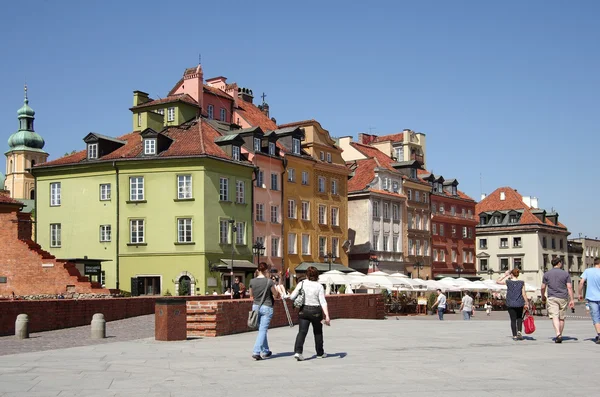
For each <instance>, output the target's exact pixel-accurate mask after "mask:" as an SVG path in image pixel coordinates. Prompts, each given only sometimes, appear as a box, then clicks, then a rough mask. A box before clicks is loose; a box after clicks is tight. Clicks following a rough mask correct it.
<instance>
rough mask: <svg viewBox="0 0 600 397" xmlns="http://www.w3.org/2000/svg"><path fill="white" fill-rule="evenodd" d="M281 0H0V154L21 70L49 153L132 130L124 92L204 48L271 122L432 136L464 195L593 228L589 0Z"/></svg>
mask: <svg viewBox="0 0 600 397" xmlns="http://www.w3.org/2000/svg"><path fill="white" fill-rule="evenodd" d="M88 3H90V4H88ZM285 3H287V2H282V1H230V2H225V3H221V2H204V1H198V2H184V3H168V2H164V1H163V2H160V1H143V2H139V1H90V2H80V1H56V2H50V1H35V0H32V1H29V2H28V4H30V6H29V7H27V10H25V9H23V7H22V6H20V5H19V3H18V2H16V1H13V2H10V3H8V2H7V3H6V4H4V3H3V4H2V11H1V13H0V54H2V57H1V58H0V79H1V80H0V86H1V87H2V89H1V92H2V95H0V131H1V132H0V134H1V135H2V136H3V137H2V138H1V139H0V150H1V151H2V152H4V151H6V150H7V149H8V145H7V143H6V140H7V139H8V137H9V135H10V134H11V133H13V132H14V131H15V130H16V129H17V120H16V113H15V112H16V110H17V109H18V108H19V107H20V106H21V104H22V99H23V83H24V81H25V80H27V84H28V85H29V93H30V101H31V102H30V104H31V106H32V107H33V108H34V109H35V110H36V112H37V114H36V130H37V131H38V132H39V133H40V134H41V135H42V136H43V137H44V139H45V140H46V147H45V149H46V150H47V151H48V152H49V153H50V154H51V158H56V157H59V156H61V155H63V154H64V153H65V152H67V151H71V150H73V149H78V150H79V149H83V147H84V144H83V141H82V139H83V137H84V136H85V135H86V134H87V133H88V132H90V131H94V132H98V133H102V134H107V135H113V136H117V135H121V134H123V133H127V132H129V131H130V130H131V114H130V111H129V110H128V109H129V107H130V106H131V104H132V91H133V90H142V91H146V92H148V93H149V94H150V95H151V96H159V95H160V96H164V95H166V93H167V92H168V90H169V89H170V88H171V87H172V85H173V84H174V83H175V82H176V81H177V80H178V79H179V78H180V76H181V74H182V72H183V70H184V68H186V67H190V66H194V65H195V64H196V63H197V61H198V54H199V53H201V54H202V64H203V68H204V72H205V77H207V78H208V77H213V76H218V75H223V76H227V77H228V79H229V80H228V81H230V82H232V81H236V82H237V83H238V84H239V85H241V86H245V87H249V88H251V89H253V91H254V93H255V94H256V95H257V97H258V94H259V93H262V92H265V93H266V94H267V102H269V105H270V108H271V114H272V116H274V117H276V118H277V121H278V122H279V123H284V122H289V121H294V120H303V119H309V118H315V119H317V120H319V121H320V122H321V124H322V125H323V126H324V127H325V128H326V129H328V130H329V131H330V133H331V134H332V135H333V136H345V135H354V136H356V134H357V133H358V132H368V131H369V129H370V128H371V129H372V132H373V133H376V134H389V133H394V132H398V131H401V130H402V129H404V128H411V129H413V130H415V131H420V132H424V133H426V134H427V145H428V146H427V151H428V153H427V154H428V162H429V164H428V166H429V168H430V169H432V170H433V171H434V172H435V173H440V174H442V175H444V176H445V177H450V178H457V179H458V180H459V182H460V186H459V187H460V188H461V189H462V190H464V191H465V192H466V193H467V194H469V195H471V196H472V197H473V198H475V199H479V197H480V194H481V192H484V193H490V192H491V191H493V190H494V189H495V188H497V187H500V186H511V187H513V188H516V189H517V190H518V191H519V192H521V193H522V194H524V195H532V196H536V197H538V198H539V200H540V206H542V207H543V208H546V209H548V210H550V209H551V208H554V209H555V210H557V211H558V212H559V213H560V220H561V221H562V222H564V223H565V224H566V225H567V226H568V227H569V230H570V231H571V232H572V235H571V237H577V236H578V235H579V233H582V234H583V235H588V236H589V237H596V236H599V237H600V231H599V230H598V223H599V221H600V216H599V215H598V214H599V212H598V211H597V209H596V206H595V204H594V203H595V202H596V200H597V198H596V197H597V196H598V194H599V193H600V187H599V186H600V185H599V184H598V183H596V181H595V177H596V172H597V167H596V164H595V160H596V157H597V154H596V150H597V148H598V146H599V143H600V137H599V136H600V134H599V131H598V129H599V128H598V126H599V125H600V111H598V92H600V74H599V73H598V71H599V70H600V52H599V51H598V43H599V42H600V25H598V23H597V17H598V15H600V3H599V2H595V1H576V2H566V1H533V0H530V1H502V2H491V1H460V0H457V1H452V2H449V1H420V2H415V1H395V2H394V1H375V0H374V1H370V2H368V3H367V4H368V5H366V4H365V3H364V2H363V3H359V2H357V4H349V2H347V1H319V2H317V1H312V0H310V1H303V2H296V4H294V5H287V4H285Z"/></svg>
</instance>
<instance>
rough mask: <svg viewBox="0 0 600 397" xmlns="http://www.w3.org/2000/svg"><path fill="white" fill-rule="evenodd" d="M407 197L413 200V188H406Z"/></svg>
mask: <svg viewBox="0 0 600 397" xmlns="http://www.w3.org/2000/svg"><path fill="white" fill-rule="evenodd" d="M406 197H408V199H409V200H412V190H410V189H407V190H406Z"/></svg>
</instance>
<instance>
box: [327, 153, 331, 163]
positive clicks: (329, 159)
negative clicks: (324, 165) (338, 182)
mask: <svg viewBox="0 0 600 397" xmlns="http://www.w3.org/2000/svg"><path fill="white" fill-rule="evenodd" d="M327 162H328V163H331V153H327Z"/></svg>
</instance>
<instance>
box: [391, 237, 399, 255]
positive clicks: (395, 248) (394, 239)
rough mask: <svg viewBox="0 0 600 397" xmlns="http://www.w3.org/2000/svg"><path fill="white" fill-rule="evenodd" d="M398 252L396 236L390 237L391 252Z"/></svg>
mask: <svg viewBox="0 0 600 397" xmlns="http://www.w3.org/2000/svg"><path fill="white" fill-rule="evenodd" d="M397 251H398V236H393V237H392V252H397Z"/></svg>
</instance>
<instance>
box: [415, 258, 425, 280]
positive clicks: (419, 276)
mask: <svg viewBox="0 0 600 397" xmlns="http://www.w3.org/2000/svg"><path fill="white" fill-rule="evenodd" d="M424 267H425V265H424V264H423V262H420V261H417V263H415V264H414V265H413V268H414V269H417V278H421V272H420V270H423V268H424Z"/></svg>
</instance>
